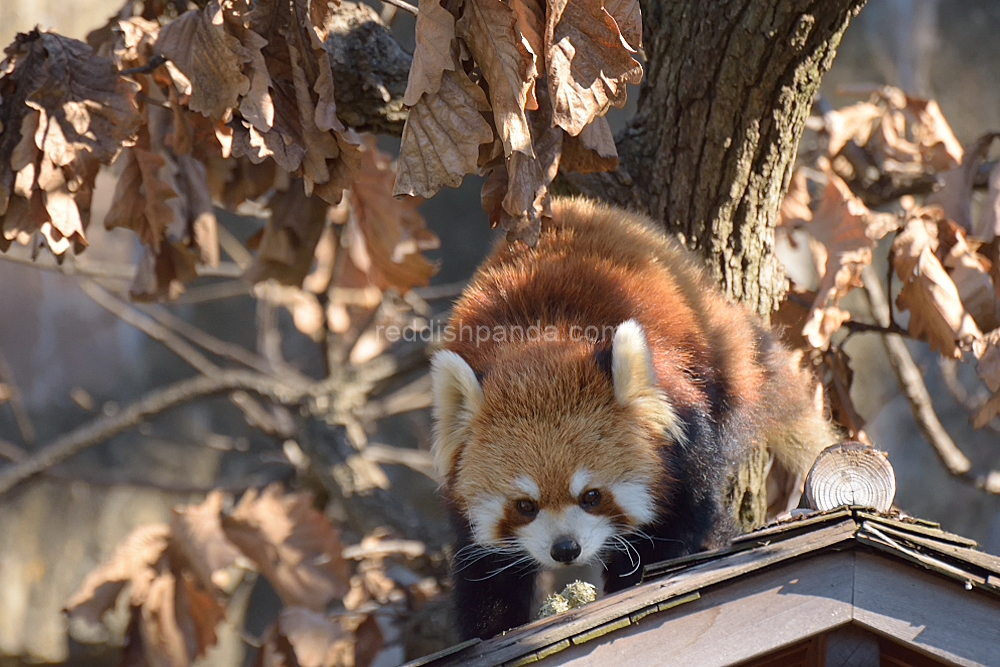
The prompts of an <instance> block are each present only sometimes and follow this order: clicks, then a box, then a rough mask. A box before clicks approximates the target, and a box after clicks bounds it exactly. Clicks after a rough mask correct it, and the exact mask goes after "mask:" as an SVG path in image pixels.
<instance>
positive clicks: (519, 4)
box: [510, 0, 545, 70]
mask: <svg viewBox="0 0 1000 667" xmlns="http://www.w3.org/2000/svg"><path fill="white" fill-rule="evenodd" d="M510 8H511V9H513V10H514V16H515V17H516V20H517V23H516V25H517V30H518V32H520V33H521V39H522V40H524V42H525V45H526V47H527V48H528V50H529V51H531V53H532V54H533V55H534V56H535V65H536V67H537V68H538V69H539V70H544V69H545V67H544V59H545V3H544V2H543V1H541V0H511V2H510Z"/></svg>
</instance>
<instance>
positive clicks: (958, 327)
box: [892, 216, 982, 359]
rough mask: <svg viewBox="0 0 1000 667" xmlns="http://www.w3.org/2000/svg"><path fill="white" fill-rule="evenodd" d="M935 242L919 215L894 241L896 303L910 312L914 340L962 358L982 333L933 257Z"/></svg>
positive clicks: (943, 269) (944, 271) (949, 278)
mask: <svg viewBox="0 0 1000 667" xmlns="http://www.w3.org/2000/svg"><path fill="white" fill-rule="evenodd" d="M935 243H936V239H933V240H932V238H931V236H930V235H929V234H928V230H927V224H926V223H925V220H924V218H923V217H919V216H914V217H911V219H910V220H909V221H908V222H907V224H906V227H905V228H904V230H903V232H902V233H900V234H899V236H897V237H896V239H895V241H893V244H892V250H893V268H894V269H895V271H896V275H897V276H898V277H899V279H900V280H901V281H902V283H903V289H902V291H901V292H900V294H899V297H898V298H897V299H896V304H897V305H898V306H899V308H900V309H902V310H909V311H910V325H909V331H910V333H911V334H912V335H913V336H914V337H916V338H920V339H922V340H926V341H927V342H928V343H929V344H930V346H931V348H933V349H935V350H937V351H938V352H940V353H941V354H942V355H944V356H948V357H953V358H955V359H961V358H962V350H963V348H968V347H969V346H970V345H971V344H972V342H973V341H974V340H976V339H978V338H980V337H981V336H982V334H981V333H980V331H979V327H977V326H976V323H975V321H974V320H973V319H972V316H971V315H969V313H968V312H966V310H965V307H964V306H963V304H962V300H961V296H960V295H959V293H958V288H957V287H956V286H955V283H954V281H953V280H952V279H951V276H949V275H948V272H947V271H946V270H945V268H944V266H942V265H941V262H940V261H939V260H938V258H937V256H936V255H935V254H934V249H935Z"/></svg>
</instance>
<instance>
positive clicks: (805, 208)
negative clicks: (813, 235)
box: [778, 167, 813, 227]
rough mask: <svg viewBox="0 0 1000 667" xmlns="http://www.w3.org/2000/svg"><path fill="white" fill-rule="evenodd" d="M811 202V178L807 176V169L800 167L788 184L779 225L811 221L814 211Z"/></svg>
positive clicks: (779, 215) (779, 216)
mask: <svg viewBox="0 0 1000 667" xmlns="http://www.w3.org/2000/svg"><path fill="white" fill-rule="evenodd" d="M810 203H812V197H811V196H810V194H809V179H808V177H807V176H806V172H805V170H804V169H802V168H801V167H800V168H798V169H796V170H795V171H794V172H793V173H792V180H791V182H790V183H789V184H788V192H787V193H786V194H785V198H784V199H783V200H782V202H781V211H780V213H779V214H778V226H779V227H780V226H786V225H794V224H796V223H805V222H811V221H812V219H813V213H812V209H811V208H810V207H809V204H810Z"/></svg>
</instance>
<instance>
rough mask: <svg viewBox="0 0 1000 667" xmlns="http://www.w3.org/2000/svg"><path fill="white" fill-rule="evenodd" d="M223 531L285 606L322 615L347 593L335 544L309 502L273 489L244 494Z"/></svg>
mask: <svg viewBox="0 0 1000 667" xmlns="http://www.w3.org/2000/svg"><path fill="white" fill-rule="evenodd" d="M222 527H223V530H224V531H225V533H226V537H228V538H229V540H230V541H231V542H232V543H233V544H235V545H236V546H237V547H239V549H240V550H241V551H242V552H243V553H244V554H245V555H246V556H247V557H248V558H249V559H250V560H252V561H253V562H254V563H255V564H256V566H257V568H258V569H259V570H260V571H261V573H263V574H264V576H266V577H267V579H268V581H269V582H270V583H271V585H272V586H273V587H274V590H275V591H276V592H277V593H278V596H279V597H280V598H281V600H282V602H284V603H285V605H287V606H298V607H305V608H306V609H310V610H314V611H322V610H323V609H325V608H326V605H327V604H329V603H330V601H331V600H333V599H335V598H338V597H341V596H343V595H344V594H345V593H346V592H347V590H348V568H347V563H346V562H345V561H344V559H343V558H342V557H341V545H340V539H339V538H338V537H337V533H336V531H335V530H334V529H333V527H332V526H331V525H330V523H329V522H328V521H327V520H326V518H325V517H324V516H323V515H322V514H320V513H319V512H317V511H316V510H315V509H313V507H312V500H311V499H310V498H309V496H307V495H304V494H299V493H296V494H287V495H286V494H283V493H282V491H281V487H280V486H279V485H277V484H273V485H271V486H269V487H268V488H267V489H265V490H264V491H263V492H262V493H260V494H258V493H257V492H256V491H253V490H251V491H247V492H246V493H245V494H244V495H243V498H242V499H240V502H239V504H238V505H237V506H236V508H235V509H234V510H233V512H232V514H231V515H230V516H228V517H226V518H224V519H223V522H222Z"/></svg>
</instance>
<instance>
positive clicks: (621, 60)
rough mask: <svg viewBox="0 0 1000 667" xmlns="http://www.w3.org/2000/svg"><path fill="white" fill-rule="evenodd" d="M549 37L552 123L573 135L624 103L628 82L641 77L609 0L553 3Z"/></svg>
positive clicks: (549, 9) (548, 53) (548, 28)
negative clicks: (610, 10)
mask: <svg viewBox="0 0 1000 667" xmlns="http://www.w3.org/2000/svg"><path fill="white" fill-rule="evenodd" d="M545 36H546V37H545V44H546V48H547V51H546V58H545V59H546V71H547V74H548V82H549V94H550V96H551V98H552V108H553V122H554V124H556V125H558V126H559V127H561V128H563V129H564V130H566V132H568V133H569V134H571V135H573V136H576V135H578V134H580V132H581V131H582V130H583V128H584V127H586V126H587V125H588V124H589V123H590V122H591V121H593V120H594V118H596V117H597V116H603V115H604V114H605V113H606V112H607V110H608V107H609V106H612V105H613V106H616V107H623V106H625V101H626V95H627V90H626V84H629V83H631V84H638V83H639V82H640V81H642V66H641V65H640V64H639V63H638V62H637V61H636V60H635V59H634V58H633V57H632V52H631V51H630V49H629V48H628V46H626V44H625V43H624V42H623V41H622V34H621V32H620V31H619V29H618V25H617V24H616V23H615V20H614V19H613V18H612V17H611V15H610V14H609V13H608V12H607V11H606V10H605V8H604V0H573V1H572V2H570V0H554V1H553V2H551V3H549V5H548V15H547V22H546V27H545Z"/></svg>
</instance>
